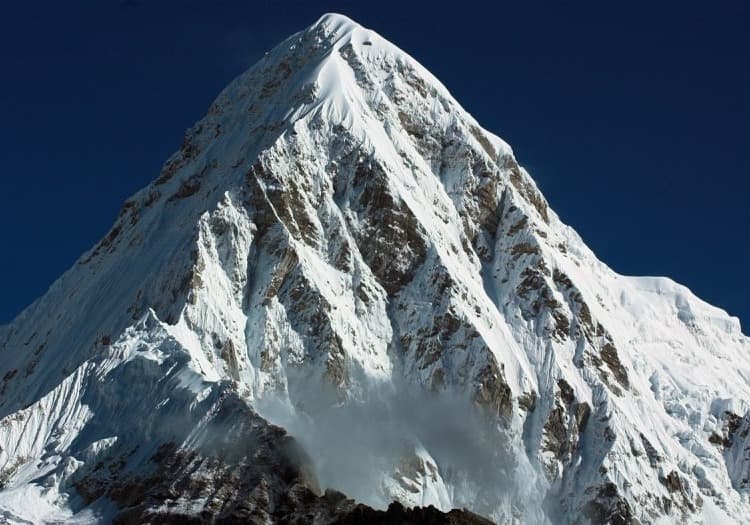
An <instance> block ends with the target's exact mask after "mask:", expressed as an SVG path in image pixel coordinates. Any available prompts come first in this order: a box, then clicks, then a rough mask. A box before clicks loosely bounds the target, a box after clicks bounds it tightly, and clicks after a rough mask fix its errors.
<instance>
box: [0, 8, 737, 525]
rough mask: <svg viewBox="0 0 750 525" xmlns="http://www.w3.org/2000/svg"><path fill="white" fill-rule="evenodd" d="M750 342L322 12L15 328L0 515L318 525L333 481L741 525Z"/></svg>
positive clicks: (406, 69) (2, 386) (379, 500)
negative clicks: (591, 244) (621, 257)
mask: <svg viewBox="0 0 750 525" xmlns="http://www.w3.org/2000/svg"><path fill="white" fill-rule="evenodd" d="M502 103H505V102H504V101H503V100H498V104H502ZM749 351H750V344H749V341H748V338H747V337H746V336H744V335H743V334H742V332H741V330H740V327H739V323H738V321H737V320H736V319H734V318H731V317H729V316H728V315H727V314H726V313H725V312H723V311H721V310H718V309H716V308H714V307H711V306H710V305H707V304H706V303H704V302H702V301H700V300H699V299H698V298H696V297H695V296H694V295H693V294H692V293H690V291H689V290H687V289H686V288H684V287H682V286H679V285H677V284H675V283H673V282H672V281H670V280H668V279H662V278H634V277H624V276H620V275H618V274H616V273H615V272H613V271H612V270H610V269H609V268H607V267H606V266H605V265H604V264H602V263H601V262H600V261H598V260H597V259H596V257H595V255H594V254H593V253H591V251H590V250H589V249H588V248H587V247H586V246H585V245H584V244H583V242H582V241H581V239H580V238H579V237H578V236H577V235H576V233H575V232H574V231H572V230H571V229H570V228H569V227H567V226H565V225H564V224H563V223H562V222H561V221H560V220H559V218H558V217H557V215H556V214H555V213H554V212H553V211H552V210H551V209H550V208H549V207H548V205H547V202H546V200H545V199H544V197H543V196H542V195H541V193H540V192H539V190H538V188H537V187H536V185H535V184H534V181H533V180H532V179H531V177H530V176H529V175H528V174H527V173H526V171H525V170H524V169H523V168H521V167H520V166H519V164H518V163H517V162H516V160H515V158H514V156H513V153H512V151H511V149H510V147H509V146H508V145H507V144H505V143H504V142H503V141H502V140H500V139H499V138H497V137H495V136H494V135H492V134H491V133H489V132H487V131H485V130H484V129H483V128H482V127H481V126H480V125H479V124H478V123H477V122H476V121H475V120H474V119H473V118H472V117H471V116H470V115H468V114H467V113H466V112H465V111H464V110H463V109H462V108H461V107H460V105H459V104H458V103H457V102H456V101H455V100H454V99H453V98H452V97H451V95H450V93H449V92H448V91H447V90H446V88H445V87H444V86H443V85H442V84H441V83H440V82H439V81H438V80H437V79H435V78H434V77H433V76H432V75H431V74H430V73H429V72H427V71H426V70H425V69H424V68H423V67H422V66H420V65H419V64H418V63H416V62H415V61H414V60H413V59H412V58H411V57H409V56H408V55H407V54H405V53H404V52H403V51H401V50H399V49H398V48H396V47H395V46H393V45H392V44H390V43H389V42H387V41H385V40H384V39H383V38H382V37H380V36H379V35H377V34H376V33H375V32H373V31H371V30H368V29H366V28H363V27H361V26H359V25H358V24H356V23H355V22H353V21H351V20H350V19H348V18H346V17H343V16H341V15H333V14H331V15H325V16H323V17H322V18H321V19H320V20H319V21H318V22H316V23H315V24H314V25H312V26H311V27H310V28H308V29H306V30H304V31H302V32H300V33H297V34H295V35H293V36H292V37H290V38H288V39H287V40H285V41H284V42H282V43H281V44H279V45H278V46H277V47H276V48H274V49H273V50H272V51H270V52H269V53H268V54H267V55H266V56H265V57H264V58H263V59H262V60H261V61H260V62H259V63H257V64H256V65H255V66H253V67H252V68H251V69H250V70H248V71H247V72H246V73H244V74H242V75H241V76H240V77H238V78H237V79H236V80H235V81H234V82H232V83H231V84H230V85H229V86H228V87H227V88H226V89H225V90H224V91H223V92H222V93H221V94H220V95H219V97H218V98H217V99H216V101H215V102H214V103H213V104H212V106H211V108H210V110H209V112H208V115H206V117H204V118H203V119H202V120H201V121H199V122H198V123H197V124H196V125H195V126H194V127H193V128H192V129H190V130H189V131H188V132H187V133H186V135H185V139H184V141H183V144H182V147H181V149H180V150H179V151H178V152H177V153H175V154H174V155H173V156H172V157H171V158H170V159H169V160H168V161H167V162H166V164H165V165H164V168H163V169H162V171H161V173H160V174H159V176H158V178H157V179H156V180H155V181H154V182H153V183H152V184H150V185H149V186H148V187H146V188H144V189H143V190H141V191H140V192H138V193H137V194H135V195H134V196H133V197H131V198H130V199H129V200H128V201H126V203H125V205H124V206H123V209H122V211H121V213H120V215H119V217H118V219H117V221H116V223H115V225H114V226H113V227H112V229H111V230H110V232H109V233H108V234H107V236H106V237H105V238H104V239H102V241H100V242H99V243H98V244H97V246H96V247H94V248H93V249H92V250H91V251H89V252H88V253H86V254H84V256H82V257H81V259H80V260H79V261H78V262H77V263H76V265H75V266H74V267H73V268H71V269H70V270H69V271H68V272H66V273H65V274H64V275H63V276H62V277H61V278H60V279H59V280H58V281H57V282H56V283H54V284H53V285H52V287H51V288H50V290H49V291H48V293H47V294H46V295H45V296H44V297H42V298H41V299H39V300H38V301H37V302H35V303H34V304H33V305H31V306H30V307H29V308H27V309H26V310H25V311H24V312H22V314H21V315H20V316H19V317H18V318H17V319H16V320H15V321H14V322H13V323H12V324H11V325H9V326H7V327H3V328H0V486H2V489H0V508H1V509H3V512H5V515H6V516H8V517H9V519H12V520H17V521H21V520H27V521H32V522H37V521H44V520H50V519H67V518H69V517H71V516H72V515H73V514H75V515H76V516H77V518H78V519H82V520H88V521H97V520H99V521H102V520H108V519H111V518H112V517H113V516H115V515H116V516H117V517H118V519H122V520H125V519H136V520H141V521H142V520H144V519H149V518H150V517H151V518H153V517H155V516H170V517H172V518H175V519H179V517H180V516H182V517H185V516H197V515H203V516H212V517H214V518H219V517H225V518H226V517H234V518H237V519H246V518H247V517H248V516H254V517H258V519H265V520H274V519H281V518H284V517H286V518H289V517H290V516H300V515H305V513H307V515H309V513H313V514H315V515H317V516H318V517H319V518H320V519H321V520H324V521H323V522H325V520H333V519H334V518H335V517H336V516H340V515H341V513H346V512H350V511H352V512H353V509H354V503H352V502H351V501H349V502H346V503H342V501H344V500H342V499H341V498H343V496H341V495H338V494H336V493H334V492H329V493H327V494H326V495H325V496H320V494H321V493H322V491H323V490H324V489H326V488H330V489H336V490H340V491H343V492H345V493H347V494H348V495H350V496H354V497H356V498H357V499H359V500H362V501H364V502H365V503H367V504H369V505H372V506H375V507H382V508H385V507H386V506H387V505H388V502H390V501H392V500H394V499H396V500H399V501H401V502H402V503H403V504H405V505H407V506H426V505H434V506H435V507H437V508H438V509H441V510H443V511H448V510H450V509H451V508H454V507H459V508H460V507H466V508H468V509H470V510H473V511H475V512H478V513H480V514H482V515H484V516H487V517H490V518H492V519H493V520H496V521H500V522H513V521H516V522H523V523H530V522H540V523H541V522H544V521H545V520H548V521H552V522H568V521H571V520H574V519H576V518H578V517H585V519H588V520H590V521H592V522H594V523H603V522H612V523H632V522H634V521H633V520H639V521H640V522H642V523H650V522H655V521H658V520H660V519H661V520H666V521H675V520H678V521H683V522H686V523H691V522H692V523H700V522H704V521H710V520H719V519H721V518H722V516H724V517H726V519H728V520H730V521H737V522H739V521H741V517H742V516H744V515H746V514H747V512H748V511H750V506H749V504H748V492H747V490H748V487H747V479H746V478H747V473H748V470H749V469H750V459H748V455H747V451H746V450H745V449H746V448H747V447H746V445H745V443H747V442H748V439H747V434H748V431H747V428H748V424H747V419H748V417H750V413H748V405H747V401H748V400H750V357H749V354H748V352H749ZM696 371H700V373H697V372H696ZM269 421H270V423H269ZM281 427H283V428H284V429H286V430H287V431H288V432H289V433H290V434H291V435H292V436H293V437H294V439H292V438H291V437H290V436H289V435H288V434H287V433H286V432H285V431H284V430H282V428H281ZM102 498H106V499H102ZM24 501H34V502H35V504H34V505H33V506H29V505H26V504H24V503H23V502H24ZM105 501H106V502H108V503H106V504H105V503H104V502H105ZM337 509H338V510H337ZM201 513H203V514H201ZM337 513H339V514H337ZM466 519H469V518H466ZM582 519H583V518H582Z"/></svg>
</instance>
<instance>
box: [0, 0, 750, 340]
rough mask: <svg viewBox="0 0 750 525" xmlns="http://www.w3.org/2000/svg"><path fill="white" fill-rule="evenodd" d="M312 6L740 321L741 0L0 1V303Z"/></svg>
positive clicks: (592, 220)
mask: <svg viewBox="0 0 750 525" xmlns="http://www.w3.org/2000/svg"><path fill="white" fill-rule="evenodd" d="M615 4H616V5H615ZM327 11H338V12H342V13H344V14H347V15H349V16H351V17H352V18H354V19H355V20H357V21H359V22H360V23H362V24H363V25H366V26H368V27H370V28H372V29H375V30H376V31H378V32H379V33H381V34H382V35H383V36H385V37H386V38H388V39H390V40H391V41H393V42H394V43H396V44H397V45H399V46H400V47H401V48H402V49H404V50H406V51H407V52H409V53H410V54H411V55H413V56H414V57H415V58H417V59H418V60H419V61H420V62H422V63H423V64H424V65H425V66H426V67H427V68H428V69H430V70H431V71H432V72H433V73H434V74H435V75H436V76H437V77H438V78H440V79H441V80H442V81H443V83H444V84H445V85H446V86H447V87H448V89H450V90H451V92H452V93H453V94H454V95H455V96H456V98H457V99H458V100H459V101H460V102H461V103H462V104H463V105H464V106H465V107H466V108H467V109H468V110H469V111H470V112H471V113H472V114H473V115H474V116H475V117H476V118H477V119H478V120H479V121H480V122H481V123H482V124H483V126H484V127H486V128H488V129H489V130H491V131H493V132H495V133H497V134H498V135H500V136H501V137H503V138H504V139H505V140H507V141H508V142H509V143H510V144H511V145H512V146H513V148H514V150H515V152H516V156H517V157H518V159H519V161H520V162H521V163H522V164H523V165H524V166H526V167H527V169H529V171H530V172H531V174H532V176H533V177H534V178H535V179H536V180H537V182H538V184H539V186H540V187H541V189H542V191H543V192H544V193H545V195H546V197H547V198H548V200H549V201H550V203H551V205H552V207H553V208H554V209H555V210H556V211H557V212H558V213H559V214H560V215H561V217H562V218H563V220H564V221H566V222H568V223H569V224H571V225H572V226H574V227H575V228H576V229H577V230H578V232H579V233H580V234H581V235H582V237H583V238H584V240H585V241H586V242H587V243H588V244H589V245H590V246H591V248H592V249H593V250H594V251H595V252H596V253H597V254H598V255H599V257H600V258H602V259H603V260H604V261H605V262H606V263H608V264H609V265H610V266H612V267H613V268H614V269H615V270H617V271H618V272H620V273H626V274H637V275H667V276H670V277H672V278H674V279H675V280H677V281H678V282H681V283H683V284H686V285H687V286H689V287H690V288H691V289H693V291H694V292H696V293H697V294H698V295H699V296H700V297H702V298H704V299H706V300H708V301H709V302H711V303H714V304H716V305H718V306H721V307H723V308H725V309H727V310H728V311H729V312H730V313H732V314H734V315H737V316H739V317H740V319H741V321H744V323H743V331H744V332H745V333H748V328H747V325H748V324H750V302H749V301H748V300H747V297H748V294H749V293H750V279H748V274H747V271H746V270H747V266H748V264H747V261H748V259H750V245H749V243H748V235H747V228H748V226H749V225H750V211H749V210H750V207H748V205H747V198H748V192H749V190H750V181H748V174H750V144H749V143H748V140H749V139H750V95H749V94H750V67H748V62H750V31H748V30H747V28H748V27H749V26H750V3H747V2H740V1H737V2H721V1H720V2H690V1H683V2H667V1H664V2H628V3H625V2H617V3H615V2H583V1H581V2H560V1H556V2H553V1H549V2H536V1H527V2H518V1H515V2H502V1H500V2H483V3H472V2H470V1H462V2H452V3H451V4H444V5H442V4H441V3H438V2H423V3H422V2H405V1H400V2H391V1H379V2H344V1H340V2H315V1H307V2H290V1H280V0H279V1H273V2H270V1H268V2H264V1H255V2H249V1H240V0H223V1H222V0H213V1H209V0H204V1H197V0H195V1H191V0H182V1H177V0H128V1H126V2H122V1H121V0H114V1H108V0H97V1H71V2H59V1H54V2H53V1H44V2H38V1H33V0H30V1H27V2H14V3H12V4H8V5H4V6H3V14H2V16H0V71H1V73H0V108H2V116H3V123H2V126H0V158H1V159H2V167H0V224H2V227H3V235H2V250H1V251H0V290H2V293H0V322H6V321H9V320H11V319H12V318H13V317H14V316H15V315H17V314H18V313H19V312H20V310H21V309H22V308H23V307H24V306H26V305H27V304H29V303H30V302H31V301H33V300H34V299H35V298H36V297H38V296H40V295H41V294H43V293H44V291H45V290H46V289H47V287H48V286H49V285H50V284H51V283H52V282H53V281H54V279H55V278H57V277H58V276H59V275H60V274H61V273H62V272H63V271H64V270H65V269H67V268H68V267H69V266H70V265H71V264H73V262H74V261H75V260H76V259H77V257H78V256H79V255H80V254H81V253H82V252H84V251H85V250H86V249H88V248H89V247H90V246H92V245H93V244H94V243H95V242H96V241H97V240H98V239H99V238H100V237H101V236H102V235H104V234H105V233H106V231H107V230H108V228H109V226H110V225H111V224H112V222H113V220H114V218H115V216H116V215H117V212H118V211H119V208H120V205H121V204H122V201H124V200H125V198H127V197H128V196H129V195H130V194H132V193H134V192H135V191H136V190H137V189H139V188H140V187H142V186H144V185H146V184H147V183H148V182H149V181H150V180H151V179H153V178H154V177H155V176H156V175H157V173H158V171H159V168H160V166H161V164H162V163H163V161H164V160H166V158H167V157H168V156H169V154H170V153H171V152H172V151H173V150H175V149H177V147H178V146H179V143H180V140H181V138H182V133H183V131H184V129H185V128H187V127H188V126H190V125H192V123H193V122H195V121H196V120H198V119H199V118H200V117H201V116H202V115H203V113H204V112H205V110H206V109H207V108H208V106H209V104H210V102H211V101H212V100H213V98H214V97H215V96H216V95H217V94H218V92H219V90H220V89H221V88H222V87H223V86H224V85H226V84H227V83H228V82H229V81H230V80H231V79H232V78H233V77H234V76H236V75H237V74H239V73H240V72H241V71H242V70H244V69H245V68H247V67H248V66H250V65H251V64H252V63H253V62H255V61H256V60H257V59H258V58H260V57H261V56H262V54H263V52H264V51H266V50H267V49H269V48H271V47H272V46H273V45H274V44H275V43H277V42H279V41H280V40H282V39H283V38H284V37H286V36H288V35H289V34H291V33H292V32H294V31H296V30H299V29H302V28H303V27H305V26H307V25H309V24H311V23H312V22H314V21H315V19H317V18H318V16H320V15H321V14H322V13H324V12H327Z"/></svg>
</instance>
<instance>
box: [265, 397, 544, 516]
mask: <svg viewBox="0 0 750 525" xmlns="http://www.w3.org/2000/svg"><path fill="white" fill-rule="evenodd" d="M330 400H331V397H330V396H329V395H328V393H327V392H325V391H324V390H320V391H319V392H318V393H316V392H313V391H307V392H305V396H304V401H303V402H301V403H296V404H295V405H296V406H293V405H292V404H291V403H289V402H288V401H284V400H281V399H280V398H279V397H270V396H269V397H266V398H263V399H261V400H259V401H258V402H257V404H256V409H257V410H258V412H259V413H260V414H261V415H262V416H263V417H265V418H267V419H268V420H269V421H271V422H272V423H274V424H278V425H280V426H282V427H284V428H285V429H287V430H288V431H289V433H290V434H291V435H292V436H293V437H295V438H296V439H297V440H298V441H299V442H300V443H301V444H302V446H303V448H304V449H305V451H306V452H307V454H308V455H309V456H310V458H311V460H312V464H313V467H314V469H315V474H316V476H317V478H318V482H319V483H320V486H321V487H322V488H331V489H336V490H340V491H342V492H344V493H346V494H347V495H349V496H351V497H353V498H355V499H357V500H358V501H362V502H364V503H366V504H368V505H371V506H373V507H375V508H381V509H384V508H386V507H387V506H388V505H389V503H391V502H392V501H394V500H399V501H402V502H405V503H407V504H411V505H415V506H417V505H419V506H426V505H434V506H435V507H437V508H439V509H441V510H444V511H447V510H450V509H451V508H463V507H469V506H470V507H471V508H472V509H473V510H474V511H475V512H478V513H480V514H482V515H485V516H488V517H490V518H492V519H493V520H495V521H497V522H500V523H504V522H511V521H512V520H513V519H514V517H515V518H518V517H519V516H522V515H523V519H524V523H548V522H549V521H548V520H547V519H546V517H545V516H544V515H543V511H542V510H541V509H542V504H543V500H544V497H545V493H546V490H545V489H546V486H545V485H546V484H545V482H544V481H543V480H542V479H541V478H540V477H539V476H538V474H537V472H536V471H535V469H534V468H532V466H531V464H530V462H529V460H528V457H527V455H526V454H525V452H524V451H523V450H521V449H520V447H519V446H518V443H519V440H518V439H514V437H513V436H512V434H511V433H510V432H509V431H507V430H505V429H502V428H500V426H498V425H497V424H493V423H491V422H490V421H489V420H487V419H486V418H485V417H483V416H482V415H481V413H480V411H479V410H477V408H476V406H474V405H473V404H472V403H471V402H470V401H469V400H468V399H466V398H464V397H459V396H456V395H450V394H448V393H441V394H434V393H429V392H426V391H424V390H420V389H417V388H414V387H411V386H407V385H404V384H396V383H394V384H387V385H380V386H376V385H373V386H371V387H370V388H369V389H367V390H365V391H364V392H362V393H361V395H360V396H359V397H358V399H356V400H347V401H342V402H338V403H331V402H330ZM498 430H499V431H498ZM529 509H537V511H536V512H537V513H536V514H534V512H533V511H532V512H531V514H530V511H529Z"/></svg>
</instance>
